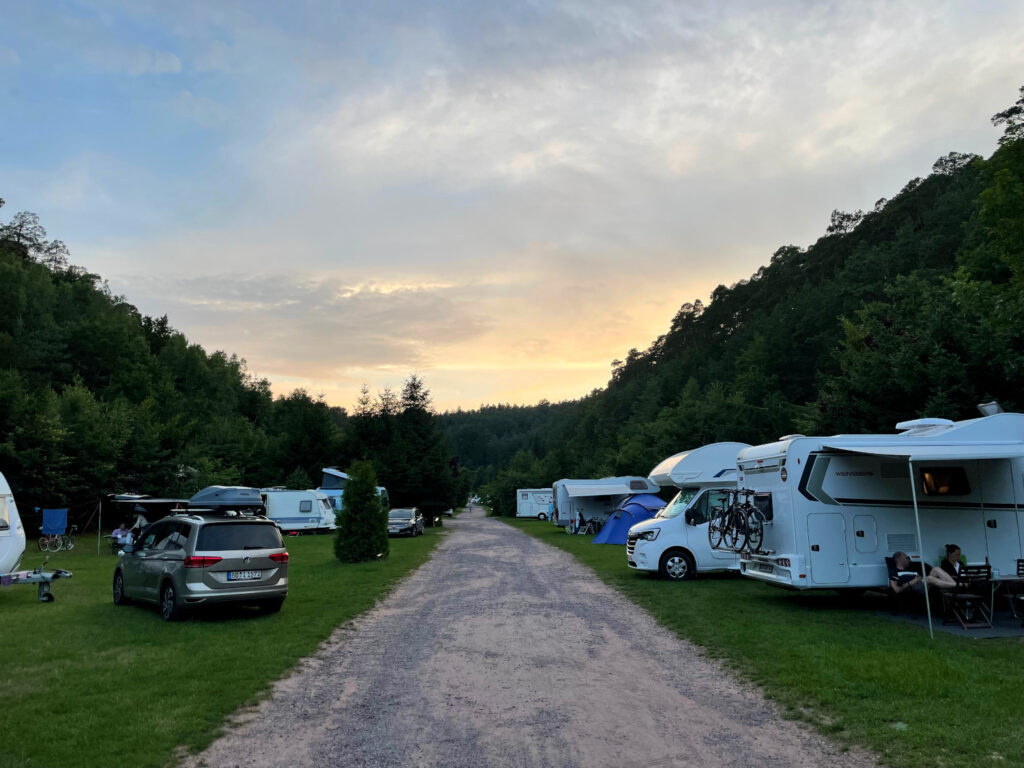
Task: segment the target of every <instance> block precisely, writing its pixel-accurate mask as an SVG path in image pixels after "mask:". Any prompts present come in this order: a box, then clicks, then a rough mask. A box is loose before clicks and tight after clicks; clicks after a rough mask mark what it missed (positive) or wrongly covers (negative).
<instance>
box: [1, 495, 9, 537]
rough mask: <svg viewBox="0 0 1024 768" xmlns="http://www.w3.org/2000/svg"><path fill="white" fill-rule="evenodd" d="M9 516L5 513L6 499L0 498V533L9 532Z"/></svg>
mask: <svg viewBox="0 0 1024 768" xmlns="http://www.w3.org/2000/svg"><path fill="white" fill-rule="evenodd" d="M10 527H11V516H10V513H9V512H8V511H7V499H5V498H3V497H2V496H0V531H6V530H10Z"/></svg>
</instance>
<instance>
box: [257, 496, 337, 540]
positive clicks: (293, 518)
mask: <svg viewBox="0 0 1024 768" xmlns="http://www.w3.org/2000/svg"><path fill="white" fill-rule="evenodd" d="M260 496H261V497H262V499H263V505H264V506H265V507H266V509H267V512H266V515H267V517H268V518H269V519H271V520H273V521H274V522H275V523H277V525H278V527H279V528H280V529H281V530H282V531H317V530H321V531H324V530H334V529H335V528H336V527H337V525H336V524H335V522H334V510H333V509H332V508H331V503H330V501H328V499H327V496H326V495H324V494H323V493H321V492H320V491H289V490H284V489H282V488H263V489H261V490H260Z"/></svg>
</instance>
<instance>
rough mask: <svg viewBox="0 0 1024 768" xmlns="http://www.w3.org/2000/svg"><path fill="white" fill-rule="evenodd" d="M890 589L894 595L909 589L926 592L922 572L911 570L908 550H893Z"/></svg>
mask: <svg viewBox="0 0 1024 768" xmlns="http://www.w3.org/2000/svg"><path fill="white" fill-rule="evenodd" d="M933 570H934V569H933ZM889 589H891V590H892V592H893V594H894V595H898V594H900V593H901V592H904V591H905V590H907V589H910V590H912V591H914V592H918V593H922V594H923V593H924V579H922V578H921V575H920V574H917V573H912V572H911V571H910V555H908V554H907V553H906V552H893V554H892V566H891V567H890V568H889Z"/></svg>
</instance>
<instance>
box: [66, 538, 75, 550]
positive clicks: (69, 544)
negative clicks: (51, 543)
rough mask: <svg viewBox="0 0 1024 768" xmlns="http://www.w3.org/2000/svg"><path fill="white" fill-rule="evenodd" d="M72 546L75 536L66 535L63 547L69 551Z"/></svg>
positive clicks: (73, 545) (73, 546)
mask: <svg viewBox="0 0 1024 768" xmlns="http://www.w3.org/2000/svg"><path fill="white" fill-rule="evenodd" d="M74 548H75V537H74V536H68V537H67V538H66V539H64V549H65V550H67V551H68V552H70V551H71V550H72V549H74Z"/></svg>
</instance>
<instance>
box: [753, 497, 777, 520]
mask: <svg viewBox="0 0 1024 768" xmlns="http://www.w3.org/2000/svg"><path fill="white" fill-rule="evenodd" d="M751 503H752V504H753V505H754V507H755V508H757V509H759V510H761V514H762V515H764V519H765V520H766V521H769V520H774V519H775V516H774V514H775V513H774V512H773V511H772V495H771V494H770V493H755V494H754V498H753V499H751Z"/></svg>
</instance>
